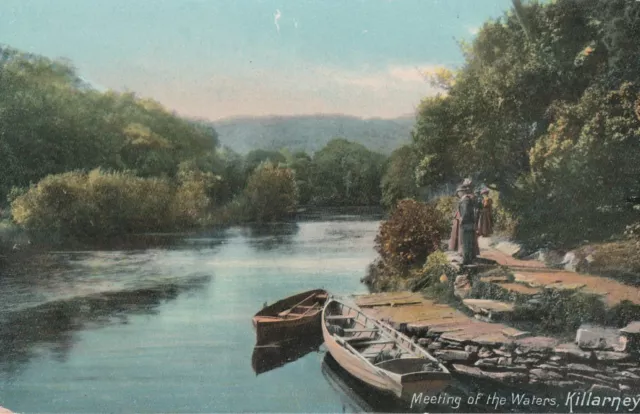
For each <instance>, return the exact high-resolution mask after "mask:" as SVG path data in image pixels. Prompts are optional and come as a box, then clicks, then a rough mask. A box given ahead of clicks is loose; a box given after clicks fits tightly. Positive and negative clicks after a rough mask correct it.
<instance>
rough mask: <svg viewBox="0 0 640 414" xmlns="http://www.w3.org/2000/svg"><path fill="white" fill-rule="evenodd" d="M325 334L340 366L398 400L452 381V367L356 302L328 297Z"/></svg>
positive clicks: (434, 392)
mask: <svg viewBox="0 0 640 414" xmlns="http://www.w3.org/2000/svg"><path fill="white" fill-rule="evenodd" d="M322 335H323V338H324V343H325V346H326V347H327V350H328V351H329V353H330V354H331V356H332V357H333V358H334V359H335V360H336V362H337V363H338V364H340V366H341V367H342V368H344V369H345V370H346V371H347V372H349V373H350V374H351V375H353V376H354V377H356V378H358V379H360V380H361V381H363V382H365V383H367V384H369V385H370V386H372V387H374V388H376V389H378V390H380V391H383V392H388V393H392V394H394V395H395V396H396V397H398V398H400V399H403V400H406V399H411V398H412V397H413V395H414V394H419V393H423V394H434V395H435V394H437V393H439V392H441V391H442V390H443V389H444V388H445V387H447V385H449V383H450V382H451V373H450V372H449V370H448V369H447V368H446V367H445V366H444V365H443V364H442V363H440V362H439V361H438V360H437V359H436V358H435V357H433V356H432V355H431V354H430V353H429V352H427V351H426V350H424V349H422V348H421V347H420V346H418V345H417V344H415V343H413V342H412V341H411V340H410V339H409V338H408V337H407V336H405V335H403V334H401V333H400V332H398V331H396V330H395V329H393V328H392V327H391V326H389V325H387V324H385V323H382V322H380V321H378V320H376V319H373V318H371V317H368V316H367V315H365V314H364V313H363V312H361V311H360V310H359V309H358V307H357V306H356V305H350V304H347V303H345V302H343V301H340V300H337V299H334V298H331V299H329V300H328V301H327V302H326V304H325V307H324V310H323V312H322Z"/></svg>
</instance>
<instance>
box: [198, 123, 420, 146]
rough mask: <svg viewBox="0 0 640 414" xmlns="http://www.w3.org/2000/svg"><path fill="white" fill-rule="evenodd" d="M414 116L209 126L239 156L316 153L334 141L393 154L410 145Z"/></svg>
mask: <svg viewBox="0 0 640 414" xmlns="http://www.w3.org/2000/svg"><path fill="white" fill-rule="evenodd" d="M414 122H415V117H414V116H413V115H409V116H403V117H399V118H393V119H381V118H371V119H363V118H357V117H353V116H346V115H304V116H294V115H292V116H267V117H242V118H229V119H223V120H220V121H216V122H211V123H209V124H210V125H211V126H213V127H214V128H215V130H216V132H217V133H218V139H219V140H220V143H221V144H222V145H224V146H227V147H229V148H231V149H232V150H233V151H236V152H238V153H240V154H246V153H248V152H249V151H251V150H254V149H267V150H280V149H282V148H287V149H289V151H291V152H295V151H305V152H307V153H310V154H311V153H314V152H315V151H318V150H320V149H322V148H323V147H324V146H325V145H326V144H327V142H329V141H330V140H331V139H333V138H344V139H347V140H349V141H352V142H357V143H360V144H362V145H364V146H365V147H367V148H368V149H370V150H372V151H376V152H380V153H383V154H390V153H391V152H392V151H393V150H394V149H396V148H398V147H400V146H401V145H404V144H407V143H409V142H411V130H412V128H413V124H414Z"/></svg>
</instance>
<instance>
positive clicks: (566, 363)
mask: <svg viewBox="0 0 640 414" xmlns="http://www.w3.org/2000/svg"><path fill="white" fill-rule="evenodd" d="M356 303H357V304H358V306H360V307H361V308H362V310H363V311H364V313H366V314H367V315H369V316H371V317H373V318H376V319H379V320H382V321H384V322H387V323H389V324H390V325H392V326H393V327H394V328H396V329H398V330H399V331H400V332H402V333H405V334H406V335H408V336H410V337H411V338H412V339H413V340H414V341H416V342H417V343H419V344H420V345H421V346H423V347H424V348H425V349H427V350H428V351H430V352H432V354H433V355H434V356H436V357H437V358H439V359H440V360H441V361H443V362H444V363H445V364H447V365H448V366H449V368H451V369H452V370H453V371H454V372H456V373H458V374H461V375H467V376H471V377H475V378H481V379H483V380H489V381H495V382H499V383H506V384H509V385H510V386H519V387H523V388H525V389H532V388H533V389H536V390H538V391H542V392H549V391H550V390H553V389H559V390H562V391H563V392H564V391H588V392H594V393H606V394H608V395H609V394H615V395H622V394H634V393H638V392H640V357H639V355H638V352H637V350H635V351H634V350H632V349H629V348H628V347H627V346H626V345H627V344H628V343H630V342H627V343H625V342H624V341H618V342H617V343H616V342H615V341H613V340H611V336H609V342H606V343H604V344H602V343H600V341H599V340H596V341H595V343H593V342H591V343H587V342H585V340H584V339H585V337H587V336H588V333H586V332H585V330H582V331H581V332H580V333H579V338H578V339H579V341H578V344H576V342H574V341H571V342H563V340H562V339H561V338H554V337H547V336H531V335H530V333H529V332H525V331H521V330H518V329H514V328H512V327H510V326H508V325H506V324H502V323H491V322H486V321H482V320H478V319H476V318H474V317H472V316H469V315H468V314H465V313H463V312H461V311H460V310H457V309H455V308H453V307H451V306H449V305H445V304H439V303H436V302H434V301H432V300H429V299H426V298H424V297H423V295H422V294H420V293H415V292H409V291H404V292H389V293H379V294H369V295H359V296H357V297H356ZM637 329H638V327H637V326H630V327H628V328H627V330H626V331H624V332H621V333H620V335H619V336H624V335H625V334H626V333H629V332H633V331H634V330H637ZM631 336H633V335H632V334H631V335H629V337H631ZM591 339H592V338H591ZM597 339H599V338H597Z"/></svg>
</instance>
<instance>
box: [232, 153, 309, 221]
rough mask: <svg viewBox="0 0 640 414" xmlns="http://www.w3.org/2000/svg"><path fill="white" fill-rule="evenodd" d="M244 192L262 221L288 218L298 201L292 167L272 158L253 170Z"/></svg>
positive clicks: (256, 219) (249, 204)
mask: <svg viewBox="0 0 640 414" xmlns="http://www.w3.org/2000/svg"><path fill="white" fill-rule="evenodd" d="M244 195H245V199H246V202H247V203H248V206H247V207H248V209H249V210H250V212H251V216H252V218H253V219H254V220H255V221H257V222H259V223H263V222H269V221H276V220H280V219H282V218H285V217H287V216H288V215H290V214H291V213H294V212H295V210H296V208H297V205H298V188H297V187H296V182H295V176H294V173H293V171H292V170H291V169H290V168H285V167H279V166H276V165H274V164H273V163H271V162H265V163H263V164H261V165H260V166H258V168H256V169H255V170H254V172H253V173H252V174H251V176H250V177H249V180H248V182H247V186H246V188H245V191H244Z"/></svg>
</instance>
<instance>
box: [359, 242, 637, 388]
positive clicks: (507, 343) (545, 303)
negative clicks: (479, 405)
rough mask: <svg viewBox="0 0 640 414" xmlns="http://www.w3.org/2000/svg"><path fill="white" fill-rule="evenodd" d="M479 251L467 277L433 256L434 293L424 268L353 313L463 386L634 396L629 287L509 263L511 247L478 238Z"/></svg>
mask: <svg viewBox="0 0 640 414" xmlns="http://www.w3.org/2000/svg"><path fill="white" fill-rule="evenodd" d="M480 247H481V256H480V258H479V260H478V263H477V264H475V265H472V266H468V267H462V266H460V257H459V255H458V254H456V253H454V252H446V255H445V254H443V253H442V252H436V254H435V255H434V257H436V256H437V257H438V260H439V259H442V258H446V259H444V260H445V261H446V262H448V263H447V264H446V265H443V264H439V267H436V268H437V269H439V270H437V271H436V272H437V273H438V275H440V273H442V275H441V276H439V281H438V282H436V283H435V284H434V281H433V280H434V276H436V279H437V276H438V275H435V273H434V272H433V271H431V270H430V269H429V267H430V266H431V267H432V268H433V263H436V262H437V260H435V259H434V260H432V262H433V263H432V264H431V265H430V264H429V260H428V261H427V264H426V265H425V267H424V268H423V270H422V273H421V274H419V276H417V277H418V279H416V280H402V281H401V282H402V283H399V282H398V281H397V280H396V281H394V282H393V283H392V285H393V286H396V289H394V290H395V291H388V292H385V293H377V294H372V295H368V296H359V297H358V298H357V303H358V304H359V305H360V306H361V307H362V308H363V310H364V311H365V313H368V314H370V315H371V316H372V317H375V318H378V319H382V320H386V321H387V322H389V323H390V324H392V325H393V326H394V327H396V328H397V329H399V330H400V331H402V332H404V333H406V334H407V335H409V336H410V337H413V338H414V340H415V341H417V342H418V343H420V344H421V345H422V346H424V347H425V348H426V349H428V350H430V351H432V353H433V354H434V355H435V356H437V357H438V358H440V359H441V360H443V361H445V362H446V363H447V364H448V365H449V367H450V368H451V369H452V370H453V371H455V372H458V373H459V374H462V375H465V376H471V377H474V378H481V379H483V380H489V381H495V382H497V383H502V384H509V385H511V386H518V387H520V386H521V387H525V388H527V389H537V390H538V391H540V392H548V391H549V390H552V389H559V390H562V392H564V391H571V390H573V391H592V392H597V393H608V394H615V395H619V394H628V393H637V392H640V355H639V353H640V348H639V347H638V337H639V336H640V329H639V325H640V323H638V322H635V321H638V320H640V306H639V305H640V288H639V287H637V286H630V285H629V284H626V283H625V282H627V280H622V281H619V280H614V279H610V278H605V277H600V276H596V275H588V274H580V273H577V272H575V271H571V270H568V269H571V268H570V267H569V266H572V265H575V263H574V262H577V261H578V260H577V259H575V258H574V256H572V255H570V254H567V258H565V257H561V258H560V259H558V260H557V263H558V265H557V266H556V267H549V266H548V265H547V263H545V261H543V260H538V259H540V257H539V255H538V256H536V257H529V258H528V259H526V260H525V259H523V258H517V257H514V256H518V252H519V248H518V246H517V245H515V244H513V243H508V242H505V241H495V242H494V241H492V240H491V239H483V238H481V242H480ZM592 253H593V252H592ZM593 254H595V253H593ZM441 256H442V257H441ZM550 258H551V255H548V256H547V261H549V260H550ZM571 258H574V259H575V260H573V262H572V261H571V260H569V259H571ZM592 262H593V260H592ZM601 262H602V261H601ZM561 264H562V266H560V265H561ZM442 269H446V271H442ZM432 273H433V274H432ZM424 281H426V282H424ZM375 282H376V284H377V286H384V283H383V282H381V281H380V280H376V281H375ZM425 283H426V285H425ZM397 286H404V287H405V289H406V288H409V289H407V290H405V289H397ZM412 291H413V292H412ZM427 297H428V298H430V299H428V298H427ZM586 322H591V325H588V324H585V323H586Z"/></svg>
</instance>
